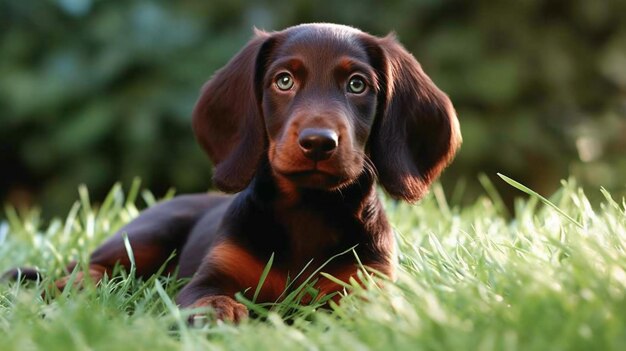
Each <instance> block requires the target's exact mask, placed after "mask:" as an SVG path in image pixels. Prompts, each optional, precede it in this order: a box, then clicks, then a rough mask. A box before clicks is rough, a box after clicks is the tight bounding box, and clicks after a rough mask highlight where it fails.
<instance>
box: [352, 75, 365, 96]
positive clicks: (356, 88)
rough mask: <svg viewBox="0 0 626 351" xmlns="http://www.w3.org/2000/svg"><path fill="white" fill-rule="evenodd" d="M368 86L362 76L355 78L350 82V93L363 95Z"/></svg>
mask: <svg viewBox="0 0 626 351" xmlns="http://www.w3.org/2000/svg"><path fill="white" fill-rule="evenodd" d="M366 87H367V84H365V80H364V79H363V78H362V77H360V76H353V77H352V78H350V80H349V81H348V92H349V93H352V94H361V93H362V92H364V91H365V88H366Z"/></svg>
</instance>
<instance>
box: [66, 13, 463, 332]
mask: <svg viewBox="0 0 626 351" xmlns="http://www.w3.org/2000/svg"><path fill="white" fill-rule="evenodd" d="M193 127H194V131H195V133H196V137H197V139H198V140H199V142H200V144H201V145H202V146H203V148H204V149H205V150H206V152H207V153H208V154H209V157H210V158H211V160H212V161H213V163H214V165H215V171H214V177H213V180H214V182H215V185H216V186H217V187H218V188H219V189H221V190H223V191H226V192H230V193H234V192H239V193H238V194H236V195H234V196H227V195H219V194H198V195H185V196H179V197H176V198H174V199H172V200H170V201H167V202H164V203H161V204H158V205H156V206H154V207H152V208H150V209H148V210H146V211H145V212H143V213H142V214H141V215H140V216H139V217H138V218H137V219H135V220H133V221H132V222H131V223H129V224H128V225H126V226H125V227H123V228H122V229H121V230H120V231H119V232H118V233H117V234H115V235H114V236H113V237H111V238H110V239H109V240H108V241H106V242H105V243H104V244H103V245H102V246H100V247H99V248H98V249H97V250H96V251H95V252H94V253H93V254H92V255H91V259H90V266H89V270H88V271H89V274H90V275H91V277H92V278H93V279H94V280H95V281H99V280H100V279H101V278H102V277H103V275H104V274H111V271H112V269H113V267H114V266H115V265H116V264H120V265H122V266H124V267H126V268H129V266H130V262H129V258H128V256H127V252H126V249H125V247H124V239H123V236H122V233H127V234H128V239H129V241H130V244H131V246H132V248H133V252H134V256H135V261H136V271H137V273H138V275H140V276H147V275H151V274H154V273H155V272H157V270H158V269H159V268H160V267H161V266H162V265H163V264H164V262H165V261H166V259H167V258H168V257H169V256H170V255H171V254H172V253H174V252H175V253H176V256H175V257H176V258H175V260H174V262H170V264H169V267H168V268H169V269H172V268H174V267H176V266H178V267H179V273H180V276H182V277H191V280H190V282H189V283H188V284H187V285H186V286H185V287H184V288H183V289H182V290H181V292H180V294H179V295H178V297H177V299H176V301H177V302H178V304H179V305H180V306H182V307H191V306H212V307H213V308H214V309H215V310H216V312H217V316H218V318H220V319H225V320H235V321H237V320H239V319H240V318H242V317H244V316H246V315H247V310H246V308H245V307H244V306H243V305H241V304H240V303H238V302H236V301H235V300H234V299H233V296H234V294H235V293H237V292H243V291H245V290H246V289H247V288H250V287H252V288H253V289H251V290H250V289H249V290H248V291H254V287H256V286H257V284H258V282H259V277H260V276H261V273H262V271H263V269H264V267H265V265H266V263H267V262H268V259H269V257H270V256H271V255H272V254H274V263H273V265H272V268H271V270H270V272H269V274H268V276H267V279H266V280H265V282H264V284H263V286H262V288H261V290H260V294H259V296H258V298H257V301H260V302H272V301H275V300H276V299H278V298H279V297H280V295H281V293H283V290H284V289H285V286H286V284H287V279H288V277H292V278H293V277H294V276H295V275H297V274H298V273H299V272H300V271H301V270H303V269H304V268H305V267H307V263H309V262H310V261H311V260H313V262H314V263H317V264H318V265H319V264H321V263H322V262H325V261H326V260H328V259H329V258H330V257H331V256H333V255H335V254H337V253H339V252H342V251H344V250H346V249H348V248H350V247H353V246H355V251H356V253H357V254H358V256H359V258H360V260H361V261H362V262H363V264H365V265H366V266H370V267H372V268H375V269H376V270H378V271H380V272H382V273H385V274H387V275H389V276H390V277H393V276H394V266H393V256H394V252H393V251H394V249H393V248H394V236H393V233H392V229H391V227H390V225H389V223H388V221H387V218H386V216H385V213H384V211H383V208H382V206H381V203H380V201H379V199H378V196H377V192H376V186H375V181H376V180H378V181H379V182H380V184H381V185H382V186H383V188H384V189H385V190H386V191H387V192H388V193H389V194H390V195H391V196H392V197H395V198H399V199H403V200H407V201H410V202H415V201H417V200H418V199H420V197H421V196H422V195H423V194H424V193H425V192H426V191H427V189H428V186H429V185H430V184H431V183H432V182H433V180H435V179H436V178H437V177H438V176H439V174H440V172H441V171H442V170H443V168H444V167H445V166H446V165H447V164H448V163H449V162H450V160H451V159H452V157H453V156H454V154H455V152H456V150H457V148H458V146H459V144H460V141H461V135H460V132H459V127H458V122H457V118H456V115H455V112H454V109H453V107H452V104H451V102H450V100H449V99H448V97H447V96H446V95H445V94H444V93H442V92H441V91H440V90H439V89H437V87H436V86H435V85H434V84H433V82H432V81H431V80H430V79H429V78H428V76H426V74H425V73H424V72H423V71H422V68H421V67H420V65H419V64H418V63H417V61H416V60H415V59H414V58H413V56H411V55H410V54H409V53H408V52H407V51H406V50H405V49H404V48H403V47H402V46H401V45H400V44H399V43H398V42H397V41H396V39H395V37H393V36H387V37H385V38H378V37H374V36H371V35H369V34H366V33H363V32H361V31H359V30H357V29H354V28H351V27H346V26H341V25H333V24H305V25H300V26H295V27H291V28H287V29H285V30H283V31H280V32H273V33H265V32H257V33H256V35H255V37H254V38H253V39H252V40H251V41H250V42H249V43H248V44H247V45H246V47H244V48H243V50H242V51H241V52H239V53H238V54H237V55H236V56H235V57H234V58H233V59H232V60H231V61H230V62H229V63H228V64H227V65H226V66H225V67H224V68H222V69H221V70H219V71H218V72H217V73H216V74H215V76H213V78H211V80H209V82H208V83H207V84H206V85H205V87H204V88H203V90H202V93H201V96H200V98H199V100H198V103H197V105H196V107H195V110H194V113H193ZM308 267H313V268H307V269H305V270H304V272H305V274H303V275H301V276H303V277H306V276H308V274H307V273H311V272H312V271H313V270H314V268H315V267H316V265H315V264H314V265H309V266H308ZM69 268H70V269H71V268H72V267H71V266H70V267H69ZM357 269H358V267H357V265H356V262H355V259H354V256H353V255H344V256H341V257H339V258H337V259H335V260H334V261H331V262H330V263H329V265H327V266H326V267H325V271H326V272H328V273H329V274H331V275H333V276H335V277H337V278H338V279H341V280H348V279H349V278H350V277H352V276H355V275H356V271H357ZM78 279H79V280H80V279H82V276H80V275H79V277H78ZM66 282H67V279H61V280H59V281H57V286H58V287H59V288H63V287H64V285H65V284H66ZM297 283H298V282H297V281H296V284H297ZM317 287H318V288H319V290H320V292H321V293H322V294H328V293H332V292H334V291H337V290H338V289H339V288H340V287H339V286H338V285H337V284H335V283H333V282H332V281H330V280H327V279H325V278H323V277H320V279H319V280H318V281H317ZM246 294H247V293H246Z"/></svg>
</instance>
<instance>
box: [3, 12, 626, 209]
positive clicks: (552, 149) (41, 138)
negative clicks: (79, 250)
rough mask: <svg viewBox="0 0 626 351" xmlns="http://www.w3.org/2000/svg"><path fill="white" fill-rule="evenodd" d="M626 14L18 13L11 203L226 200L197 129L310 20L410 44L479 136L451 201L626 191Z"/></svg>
mask: <svg viewBox="0 0 626 351" xmlns="http://www.w3.org/2000/svg"><path fill="white" fill-rule="evenodd" d="M625 14H626V1H619V2H618V1H615V2H611V1H589V0H578V1H539V0H527V1H499V2H496V1H432V0H423V1H409V0H396V1H385V2H383V1H375V0H369V1H328V0H317V1H301V0H292V1H289V2H285V1H265V2H254V3H248V2H244V1H237V0H228V1H185V0H181V1H140V0H123V1H121V0H120V1H117V0H107V1H104V0H100V1H98V0H0V169H1V173H0V199H1V200H2V201H3V202H5V203H11V204H14V205H17V206H20V207H21V206H32V205H36V206H42V207H43V209H44V211H46V212H45V213H46V214H47V215H57V214H64V213H66V212H67V210H68V209H69V206H70V205H71V203H72V202H73V201H74V200H75V199H76V198H77V191H76V189H77V186H78V185H79V184H81V183H84V184H86V185H87V186H88V188H89V190H90V191H91V194H92V198H93V199H95V200H96V201H97V200H98V199H102V197H103V196H104V194H106V192H107V191H108V190H109V189H110V188H111V186H112V185H113V183H115V182H116V181H118V180H121V181H122V182H123V183H124V184H129V182H130V181H131V180H132V179H133V177H136V176H138V177H140V178H141V179H142V180H143V184H144V186H146V187H148V188H149V189H151V190H153V191H154V193H155V194H156V195H157V196H159V195H162V194H163V193H164V192H165V191H166V190H167V189H168V188H170V187H174V188H176V190H177V191H178V192H179V193H181V192H191V191H196V192H197V191H204V190H206V189H208V188H210V175H211V166H210V164H209V162H208V160H207V158H206V157H205V156H204V155H203V154H202V152H201V150H200V148H199V147H198V146H197V144H196V142H195V140H194V137H193V135H192V132H191V128H190V115H191V110H192V108H193V105H194V102H195V100H196V97H197V95H198V91H199V89H200V87H201V86H202V84H203V82H204V81H205V80H206V79H208V78H209V77H210V76H211V74H212V72H213V71H214V70H215V69H217V68H219V67H220V66H222V65H223V64H225V63H226V62H227V61H228V59H229V58H230V57H231V56H232V55H233V54H234V53H235V52H237V51H238V50H239V49H240V48H241V47H242V46H243V45H244V44H245V43H246V42H247V40H248V39H249V38H250V37H251V33H252V28H253V26H256V27H258V28H262V29H266V30H279V29H282V28H284V27H287V26H290V25H294V24H298V23H303V22H336V23H343V24H348V25H352V26H355V27H359V28H361V29H363V30H365V31H367V32H370V33H372V34H376V35H385V34H387V33H388V32H390V31H395V32H396V33H397V34H398V36H399V38H400V40H401V41H402V43H403V44H404V45H405V46H406V47H407V49H409V50H410V51H411V52H413V53H414V55H415V56H416V57H417V59H418V60H419V61H420V62H421V63H422V65H423V66H424V68H425V70H426V72H427V73H428V74H429V75H430V76H431V78H433V80H434V81H435V82H436V83H437V84H438V85H439V86H440V87H441V88H442V89H443V90H444V91H446V92H447V93H448V94H449V95H450V96H451V98H452V101H453V102H454V104H455V106H456V109H457V112H458V115H459V118H460V121H461V128H462V132H463V136H464V144H463V147H462V148H461V151H460V153H459V154H458V157H457V158H456V160H455V162H454V164H453V165H452V166H451V167H450V168H449V169H448V170H447V171H446V172H445V175H444V177H443V183H444V186H445V189H446V192H448V193H449V194H452V193H453V192H454V191H455V189H456V191H457V192H456V195H457V196H459V194H460V195H461V198H462V200H463V201H472V200H473V199H474V198H475V196H476V195H477V194H478V193H480V192H482V189H481V185H480V183H479V181H478V174H480V173H484V174H486V175H487V176H488V177H490V178H491V179H492V180H493V182H494V183H495V185H496V186H497V188H498V189H499V190H500V191H501V193H502V194H503V196H504V197H505V198H506V199H507V201H508V202H509V203H510V199H511V198H512V196H513V195H515V194H516V193H515V192H514V191H513V190H512V189H510V187H508V186H507V185H506V184H504V183H503V182H502V181H500V180H499V179H498V178H497V177H496V176H495V173H496V172H502V173H504V174H506V175H508V176H510V177H512V178H515V179H517V180H519V181H521V182H523V183H525V184H526V185H528V186H530V187H532V188H533V189H534V190H536V191H538V192H540V193H544V194H550V193H551V192H552V191H553V190H555V189H556V188H557V187H558V186H559V180H560V179H563V178H567V177H568V176H570V175H572V176H575V177H576V178H577V179H578V181H579V183H581V184H582V185H584V186H585V187H586V189H588V193H589V194H590V196H591V197H592V198H594V197H596V195H598V194H599V191H598V190H599V188H600V187H601V186H604V187H606V188H607V189H609V190H611V191H613V192H614V195H618V196H621V195H624V194H625V193H626V180H625V179H626V157H625V156H624V155H625V154H626V18H625V17H624V16H625Z"/></svg>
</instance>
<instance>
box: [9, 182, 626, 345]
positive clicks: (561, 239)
mask: <svg viewBox="0 0 626 351" xmlns="http://www.w3.org/2000/svg"><path fill="white" fill-rule="evenodd" d="M484 184H485V189H486V191H485V194H486V195H485V196H484V197H483V198H481V199H479V200H478V201H476V203H475V204H473V205H471V206H463V207H460V206H457V205H455V201H454V200H451V201H450V202H449V203H448V202H446V201H445V199H444V197H443V196H442V195H441V194H442V193H443V192H442V190H441V188H439V187H438V186H435V187H434V189H433V190H432V191H431V194H430V195H429V196H428V197H427V198H425V199H424V200H423V201H421V202H420V203H419V204H418V205H417V206H410V205H407V204H402V203H394V202H392V201H390V200H387V201H386V208H387V212H388V214H389V217H390V219H391V221H392V223H393V224H394V226H395V228H396V229H397V233H398V244H399V249H400V250H399V251H400V257H399V260H400V269H399V271H400V274H399V278H398V280H397V281H396V282H383V283H382V288H379V287H377V286H378V285H374V284H370V285H371V286H370V288H369V289H361V288H360V287H358V286H352V287H350V286H348V287H346V289H347V290H353V294H351V295H349V296H348V297H346V298H344V299H343V300H342V304H341V306H339V307H337V306H335V307H334V308H333V310H332V311H327V310H319V309H317V310H316V309H315V306H309V307H301V308H296V307H295V306H293V305H292V304H290V303H283V304H279V305H275V306H267V305H263V306H261V305H253V306H251V307H253V308H254V309H255V310H257V312H258V313H259V314H260V315H261V316H263V318H257V319H251V320H249V321H247V322H245V323H243V324H241V325H238V326H234V325H229V324H223V323H218V324H212V325H207V326H204V327H200V328H189V327H187V325H186V324H185V323H184V322H183V321H184V320H185V311H180V310H179V309H178V308H177V307H176V306H175V305H174V304H173V303H172V298H173V296H174V295H175V292H176V290H177V289H179V288H180V286H181V283H182V282H180V281H175V280H173V279H168V278H159V279H156V278H151V279H149V280H146V281H140V280H138V279H134V278H133V277H132V276H133V275H132V271H131V272H129V273H128V274H126V275H123V276H119V277H117V278H114V279H111V280H109V281H105V282H104V283H103V284H101V285H100V286H98V287H97V288H94V287H87V288H86V289H85V290H83V291H80V292H78V291H69V290H68V291H65V292H64V293H63V294H62V295H61V296H59V297H58V298H56V299H55V300H54V301H52V302H51V303H46V302H44V301H43V300H42V299H41V298H40V293H41V291H42V289H44V287H45V286H46V285H47V284H48V283H49V280H47V279H52V278H54V277H55V276H58V275H59V274H60V272H61V269H62V267H63V265H64V264H65V263H67V262H68V261H69V260H70V258H79V259H81V260H85V258H86V257H87V255H88V253H89V252H90V251H91V250H92V249H93V248H95V247H96V246H97V245H98V243H100V242H101V241H102V240H103V239H104V238H106V237H107V236H108V235H110V234H111V233H112V232H113V231H114V230H115V229H117V228H119V227H120V226H121V225H123V224H124V223H126V222H128V221H129V220H130V219H132V218H133V217H135V216H137V214H138V212H139V210H138V209H137V207H145V204H147V205H150V204H152V203H154V201H155V200H154V198H153V197H152V196H151V195H150V193H148V192H143V193H141V192H139V191H138V189H139V186H138V185H137V184H135V185H134V186H133V187H132V188H131V189H130V190H129V191H128V192H127V193H125V192H123V191H122V189H121V188H120V187H119V186H116V187H114V188H113V190H112V191H111V193H110V195H109V197H108V198H107V200H106V201H105V202H104V203H102V204H101V205H100V206H98V207H97V208H96V207H93V206H92V204H91V203H90V200H89V198H88V194H87V191H86V190H85V189H83V188H81V189H80V191H79V195H80V196H79V201H78V202H77V203H76V205H75V206H74V207H73V208H72V209H71V211H70V212H69V214H68V216H67V218H66V219H55V220H52V221H45V222H44V221H42V220H41V219H40V215H39V213H38V212H37V211H31V212H29V213H19V214H18V213H17V212H16V211H14V210H13V209H10V208H9V209H7V210H6V214H5V216H4V217H5V218H6V221H4V222H0V271H4V270H5V269H8V268H10V267H14V266H24V265H26V266H37V267H39V268H41V270H42V271H44V272H46V278H45V279H44V281H43V282H41V284H30V285H28V286H20V285H17V284H13V283H11V284H9V283H6V282H5V283H1V284H0V350H150V351H156V350H177V349H185V350H187V349H192V350H196V349H197V350H205V349H211V350H212V349H216V350H221V349H228V350H330V349H336V350H369V349H372V350H455V351H457V350H458V351H465V350H507V351H515V350H524V351H526V350H626V296H625V293H626V253H625V249H626V203H625V202H624V200H622V199H620V200H619V201H614V200H612V199H611V197H610V195H609V194H606V193H605V198H606V199H605V201H604V202H603V203H602V204H599V205H598V206H594V207H592V206H591V205H590V203H589V202H588V201H587V198H586V197H585V195H584V193H583V192H582V191H581V190H580V189H578V188H577V187H576V185H575V184H574V183H573V182H572V181H569V182H564V183H563V186H562V187H561V189H560V190H559V191H558V192H557V193H555V194H554V195H552V196H551V197H550V198H549V199H543V200H542V199H540V198H539V197H537V196H528V195H525V194H523V193H521V192H520V196H521V198H524V199H525V200H519V201H517V202H516V204H515V210H514V213H508V211H507V209H506V208H505V207H504V206H503V205H502V203H501V201H500V200H499V198H498V196H497V194H496V193H495V192H494V191H493V187H492V186H490V184H489V183H487V182H485V183H484ZM513 186H516V187H518V188H522V187H521V186H520V185H515V184H514V185H513ZM598 191H599V190H598ZM526 192H529V193H530V191H529V190H526ZM452 197H453V198H454V196H452ZM136 206H137V207H136ZM348 254H351V253H348ZM363 297H365V299H364V298H363Z"/></svg>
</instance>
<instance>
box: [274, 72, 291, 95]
mask: <svg viewBox="0 0 626 351" xmlns="http://www.w3.org/2000/svg"><path fill="white" fill-rule="evenodd" d="M275 84H276V87H277V88H278V89H280V90H283V91H287V90H289V89H291V88H292V87H293V77H292V76H291V74H289V73H281V74H279V75H278V76H276V81H275Z"/></svg>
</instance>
